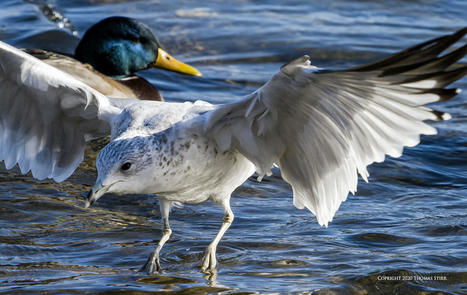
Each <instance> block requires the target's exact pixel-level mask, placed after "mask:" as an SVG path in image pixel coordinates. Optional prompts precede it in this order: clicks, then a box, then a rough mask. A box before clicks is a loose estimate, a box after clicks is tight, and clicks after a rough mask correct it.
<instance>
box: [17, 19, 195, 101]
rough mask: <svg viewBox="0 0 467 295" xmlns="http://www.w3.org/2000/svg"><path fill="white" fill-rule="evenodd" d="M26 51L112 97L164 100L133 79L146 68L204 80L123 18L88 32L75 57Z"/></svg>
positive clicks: (141, 26) (136, 23)
mask: <svg viewBox="0 0 467 295" xmlns="http://www.w3.org/2000/svg"><path fill="white" fill-rule="evenodd" d="M24 51H25V52H26V53H28V54H30V55H32V56H34V57H36V58H38V59H40V60H42V61H43V62H45V63H47V64H49V65H51V66H53V67H55V68H57V69H60V70H62V71H65V72H67V73H69V74H71V75H72V76H73V77H75V78H77V79H78V80H80V81H82V82H84V83H85V84H87V85H89V86H91V87H92V88H94V89H95V90H97V91H99V92H100V93H102V94H104V95H106V96H109V97H122V98H123V97H124V98H138V99H143V100H163V99H162V96H161V94H160V93H159V91H158V90H157V89H156V88H155V87H154V86H152V85H151V84H150V83H149V82H148V81H146V80H145V79H144V78H141V77H139V76H136V75H134V73H135V72H138V71H140V70H144V69H147V68H160V69H165V70H169V71H174V72H178V73H183V74H188V75H194V76H201V73H200V72H199V71H198V70H197V69H195V68H194V67H192V66H189V65H187V64H184V63H182V62H180V61H178V60H176V59H175V58H174V57H172V56H170V55H169V54H168V53H167V52H165V51H164V50H163V49H162V48H161V45H160V43H159V41H158V40H157V38H156V36H154V34H153V33H152V31H151V29H150V28H149V27H148V26H146V25H145V24H143V23H141V22H139V21H137V20H135V19H131V18H128V17H121V16H114V17H109V18H106V19H104V20H101V21H100V22H98V23H96V24H94V25H93V26H92V27H91V28H89V29H88V30H87V31H86V33H85V34H84V36H83V38H82V39H81V41H80V43H79V44H78V46H77V47H76V50H75V54H74V56H67V55H64V54H59V53H55V52H50V51H45V50H41V49H25V50H24Z"/></svg>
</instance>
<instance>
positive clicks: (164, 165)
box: [153, 131, 255, 203]
mask: <svg viewBox="0 0 467 295" xmlns="http://www.w3.org/2000/svg"><path fill="white" fill-rule="evenodd" d="M161 136H162V137H165V138H162V140H161V144H160V146H159V148H158V149H157V150H156V151H155V154H154V155H153V157H154V165H155V171H154V184H155V189H154V193H156V194H157V195H158V197H161V198H164V199H167V200H170V201H177V202H181V203H200V202H204V201H206V200H208V199H210V200H213V201H214V202H219V201H220V200H222V199H223V198H225V197H228V196H230V194H231V193H232V191H233V190H234V189H235V188H236V187H238V186H239V185H240V184H242V183H243V182H244V181H245V180H246V179H247V178H248V177H249V176H250V175H251V174H253V173H254V170H255V168H254V165H253V163H251V162H250V161H249V160H247V159H246V158H245V157H244V156H242V155H241V154H240V153H238V152H235V151H226V152H220V150H219V149H218V147H217V145H216V143H215V142H213V141H211V140H209V139H207V138H205V137H203V136H200V135H197V134H189V133H187V132H185V131H183V132H174V133H172V134H165V135H164V134H162V135H161Z"/></svg>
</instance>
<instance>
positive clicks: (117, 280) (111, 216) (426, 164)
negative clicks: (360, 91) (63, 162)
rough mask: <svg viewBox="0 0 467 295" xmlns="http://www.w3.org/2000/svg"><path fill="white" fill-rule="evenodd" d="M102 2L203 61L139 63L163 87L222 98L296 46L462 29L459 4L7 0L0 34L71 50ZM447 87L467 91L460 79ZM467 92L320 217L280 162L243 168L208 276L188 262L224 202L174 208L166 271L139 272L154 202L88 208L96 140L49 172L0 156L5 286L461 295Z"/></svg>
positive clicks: (339, 53) (334, 59)
mask: <svg viewBox="0 0 467 295" xmlns="http://www.w3.org/2000/svg"><path fill="white" fill-rule="evenodd" d="M285 3H286V4H285ZM48 5H51V6H48ZM111 15H125V16H130V17H134V18H137V19H139V20H141V21H143V22H145V23H146V24H148V25H149V26H150V27H151V28H152V29H153V30H154V32H155V33H156V34H157V36H158V37H159V39H160V40H161V42H162V43H163V45H164V47H165V48H166V49H167V50H168V51H170V52H171V53H173V55H175V56H177V57H179V58H180V59H182V60H183V61H186V62H189V63H191V64H193V65H195V66H196V67H197V68H198V69H200V70H201V71H202V72H203V74H204V77H203V78H201V79H200V78H193V77H186V76H181V75H177V74H174V73H168V72H162V71H155V70H148V71H145V72H144V73H143V74H142V75H143V76H145V77H146V78H148V79H149V80H150V81H151V82H152V83H154V84H156V85H157V86H158V87H159V89H161V90H162V92H163V94H164V96H165V97H166V99H167V100H170V101H181V100H196V99H204V100H207V101H210V102H215V103H218V102H219V103H220V102H228V101H233V100H235V99H238V98H239V97H240V96H242V95H245V94H248V93H249V92H251V91H253V90H255V89H256V88H257V87H259V86H260V85H261V84H262V83H264V82H265V81H266V80H267V79H268V78H269V77H270V76H271V75H272V74H273V73H274V72H275V71H277V70H278V68H279V67H280V66H281V65H282V64H283V63H285V62H287V61H290V60H291V59H293V58H295V57H298V56H300V55H302V54H305V53H307V54H309V55H310V56H311V59H312V62H313V63H314V64H315V65H317V66H320V67H328V68H342V67H348V66H352V65H356V64H359V63H363V62H368V61H371V60H374V59H376V58H379V57H382V56H384V55H386V54H389V53H391V52H395V51H397V50H400V49H402V48H404V47H407V46H410V45H412V44H415V43H418V42H422V41H424V40H427V39H430V38H434V37H437V36H439V35H442V34H447V33H451V32H453V31H454V30H456V29H459V28H461V27H464V26H467V1H461V0H458V1H456V0H449V1H448V0H446V1H432V0H425V1H423V0H419V1H364V0H362V1H345V0H339V1H305V0H297V1H287V2H285V1H284V4H277V2H276V1H255V2H253V1H247V0H246V1H237V2H224V1H199V2H197V1H166V0H160V1H130V0H128V1H124V0H120V1H117V0H115V1H112V0H88V1H78V0H72V1H70V0H67V1H65V0H51V1H49V2H46V1H40V0H30V1H19V0H17V1H12V0H3V1H1V3H0V39H1V40H4V41H7V42H9V43H10V44H13V45H15V46H18V47H30V48H46V49H53V50H57V51H62V52H71V51H72V50H73V48H74V46H75V45H76V40H77V37H76V36H82V34H83V33H84V31H85V30H86V28H88V27H89V26H90V25H91V24H93V23H95V22H97V21H98V20H100V19H102V18H105V17H107V16H111ZM73 32H74V33H75V35H76V36H74V35H73ZM464 42H465V39H464ZM463 62H466V60H465V59H464V60H463ZM456 86H457V87H460V88H463V89H464V90H465V89H467V79H465V78H464V79H463V80H461V81H459V82H457V84H456ZM466 93H467V92H465V91H464V93H462V94H461V95H459V96H458V97H457V98H456V99H454V100H452V101H450V102H447V103H443V104H440V105H439V106H438V108H439V109H441V110H446V111H449V112H451V114H452V117H453V119H452V120H450V121H447V122H441V123H436V124H434V125H435V126H436V127H437V128H438V129H439V134H438V135H436V136H430V137H423V138H422V142H421V144H420V145H419V146H417V147H415V148H411V149H406V150H405V153H404V156H403V157H401V158H398V159H393V158H389V159H387V160H386V162H384V163H381V164H376V165H373V166H371V167H370V168H369V171H370V173H371V177H370V183H369V184H365V183H360V185H359V189H358V193H357V195H356V196H350V197H349V199H348V200H347V202H345V203H343V204H342V206H341V208H340V210H339V211H338V212H337V214H336V216H335V218H334V221H333V222H332V223H331V224H330V225H329V227H328V228H327V229H326V228H321V227H320V226H319V225H318V224H317V222H316V220H315V218H314V217H313V216H312V215H311V213H309V212H307V211H301V210H297V209H296V208H295V207H294V206H293V205H292V194H291V191H290V188H289V186H288V185H287V184H286V183H285V182H284V181H282V180H281V178H280V177H279V172H278V171H275V174H274V175H273V176H272V177H268V178H266V179H265V180H264V181H263V182H261V183H257V182H256V181H255V180H254V179H251V180H249V181H247V182H246V183H245V184H244V185H243V186H241V187H240V188H238V189H237V190H236V192H235V193H234V195H233V198H232V209H233V210H234V212H235V214H236V219H235V222H234V224H233V225H232V227H231V228H230V230H229V231H228V232H227V233H226V235H225V237H224V239H223V240H222V242H221V244H220V246H219V250H218V259H219V262H220V268H219V271H218V273H217V275H214V276H206V275H204V274H202V273H200V272H199V270H198V268H197V264H198V263H199V261H200V259H201V257H202V255H203V251H204V248H205V247H206V246H207V245H208V244H209V242H210V241H211V239H212V238H213V236H214V235H215V233H216V232H217V230H218V228H219V226H220V223H221V220H222V210H221V209H220V208H219V207H216V206H215V205H213V204H211V203H205V204H201V205H196V206H184V207H183V208H179V209H176V210H174V211H173V212H172V214H171V223H172V224H171V225H172V229H173V231H174V233H173V235H172V238H171V239H170V240H169V242H168V243H167V244H166V246H165V247H164V249H163V251H162V257H161V259H162V264H163V268H164V269H165V271H164V272H163V273H162V274H160V275H155V276H148V275H145V274H143V273H139V272H138V269H139V268H140V267H141V266H142V264H143V263H144V262H145V261H146V258H147V256H148V255H149V253H150V252H151V251H152V249H153V247H154V245H155V243H157V241H158V239H159V238H160V236H161V225H160V222H159V218H160V213H159V209H158V206H157V203H156V199H155V197H154V196H139V195H133V196H124V197H117V196H113V195H109V196H106V197H104V198H102V199H101V200H99V202H98V203H97V204H96V206H95V207H93V208H91V209H84V208H83V204H84V201H83V196H84V195H85V193H86V191H87V190H88V189H89V187H90V186H91V185H92V184H93V183H94V180H95V176H96V171H95V168H94V160H95V157H96V152H95V151H93V147H91V146H90V147H89V151H88V152H87V154H86V161H85V162H84V163H83V164H82V165H81V166H80V168H79V169H78V170H77V171H76V172H75V173H74V174H73V176H72V177H71V178H69V179H68V180H67V181H65V182H63V183H59V184H57V183H54V182H52V181H36V180H34V179H32V178H31V176H30V175H24V176H21V175H20V174H19V173H18V171H17V170H11V171H6V170H5V168H4V166H3V164H1V165H0V182H1V183H0V291H1V292H5V293H13V292H17V293H18V294H22V293H26V292H51V293H86V292H90V291H92V292H102V293H107V292H113V293H119V292H121V293H128V292H134V294H144V292H156V291H158V292H175V293H177V292H178V293H180V294H207V293H222V294H229V293H237V294H251V293H253V292H258V293H276V292H277V293H287V292H290V293H300V292H304V293H306V292H315V293H317V294H391V293H394V294H457V293H466V292H467V250H466V249H467V239H466V236H467V226H466V221H467V218H466V216H467V214H466V212H467V211H466V209H467V203H466V196H467V188H466V186H467V94H466ZM389 279H391V280H389Z"/></svg>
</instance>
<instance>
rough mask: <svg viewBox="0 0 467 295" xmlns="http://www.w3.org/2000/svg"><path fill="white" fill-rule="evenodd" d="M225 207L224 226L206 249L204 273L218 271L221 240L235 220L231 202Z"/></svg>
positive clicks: (203, 264) (202, 267)
mask: <svg viewBox="0 0 467 295" xmlns="http://www.w3.org/2000/svg"><path fill="white" fill-rule="evenodd" d="M223 207H224V209H225V216H224V219H223V220H222V226H221V228H220V230H219V232H218V233H217V235H216V237H215V238H214V240H213V241H212V242H211V244H209V246H208V248H207V249H206V252H205V254H204V257H203V260H202V261H201V271H202V272H213V271H214V270H215V269H216V265H217V259H216V250H217V245H218V244H219V242H220V240H221V239H222V236H224V233H225V232H226V231H227V229H228V228H229V227H230V225H231V224H232V222H233V220H234V214H233V212H232V210H231V209H230V205H229V201H227V202H226V204H224V205H223Z"/></svg>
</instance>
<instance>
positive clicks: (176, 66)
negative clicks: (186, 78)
mask: <svg viewBox="0 0 467 295" xmlns="http://www.w3.org/2000/svg"><path fill="white" fill-rule="evenodd" d="M151 66H152V67H153V68H160V69H164V70H168V71H172V72H177V73H182V74H187V75H192V76H198V77H201V76H202V74H201V72H200V71H198V70H197V69H195V68H194V67H192V66H189V65H187V64H184V63H182V62H180V61H178V60H176V59H175V58H173V57H172V56H171V55H170V54H168V53H167V52H165V51H164V50H162V49H160V48H159V49H158V55H157V60H156V62H155V63H153V64H152V65H151Z"/></svg>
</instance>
